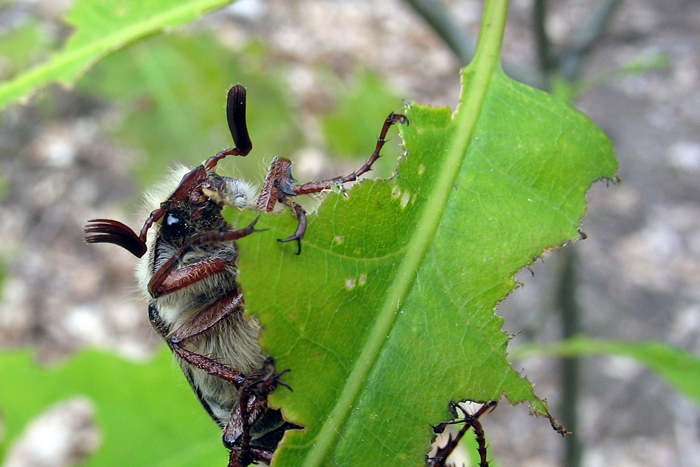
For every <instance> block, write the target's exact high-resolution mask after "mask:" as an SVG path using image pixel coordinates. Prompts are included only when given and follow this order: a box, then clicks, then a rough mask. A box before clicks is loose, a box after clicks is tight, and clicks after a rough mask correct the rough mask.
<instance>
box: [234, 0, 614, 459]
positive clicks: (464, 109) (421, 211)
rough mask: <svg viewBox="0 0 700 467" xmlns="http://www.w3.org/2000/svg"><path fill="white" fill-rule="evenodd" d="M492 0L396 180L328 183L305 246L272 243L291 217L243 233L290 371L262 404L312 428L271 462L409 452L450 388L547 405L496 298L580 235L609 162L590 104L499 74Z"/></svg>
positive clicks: (415, 126) (269, 337)
mask: <svg viewBox="0 0 700 467" xmlns="http://www.w3.org/2000/svg"><path fill="white" fill-rule="evenodd" d="M489 5H491V7H490V9H487V13H486V17H485V24H489V27H485V28H483V31H484V33H483V34H484V36H483V37H482V38H481V41H480V46H479V51H478V53H477V56H476V58H475V61H474V62H473V63H472V65H470V67H469V68H467V69H466V70H465V72H464V80H463V81H464V86H463V95H462V99H461V104H460V107H459V111H458V112H457V113H456V114H455V116H454V118H453V117H452V114H451V111H450V109H447V108H442V109H436V108H430V107H426V106H422V105H419V104H413V105H411V106H410V107H409V109H408V111H407V115H408V117H409V119H410V125H409V126H404V127H402V128H401V133H402V136H403V139H404V141H405V145H406V150H407V154H408V155H407V156H406V157H405V158H404V159H403V160H402V162H401V163H400V164H399V167H398V174H399V175H398V176H397V177H396V178H394V179H392V180H388V181H365V182H363V183H360V184H359V185H358V186H356V187H354V188H353V189H352V190H350V191H349V192H348V193H347V196H344V195H343V194H340V193H332V194H330V195H329V196H328V197H327V198H326V200H325V201H324V203H323V204H322V206H321V207H320V209H319V211H318V215H317V216H313V217H311V218H310V219H309V226H308V231H307V236H306V237H305V239H304V242H303V252H302V254H301V255H300V256H297V255H295V254H294V253H295V245H290V244H279V243H277V242H275V238H283V237H286V236H287V235H289V234H290V233H291V232H293V231H294V228H295V221H294V220H293V219H291V216H289V215H283V216H274V215H270V216H264V217H263V219H261V221H260V224H259V225H260V226H261V228H268V229H269V230H268V231H266V232H261V233H256V234H254V235H252V236H250V237H248V238H245V239H243V240H241V241H240V242H239V244H240V248H241V256H240V270H241V273H240V280H241V283H242V286H243V288H244V290H245V291H246V303H247V304H248V309H249V310H250V311H251V312H253V313H256V314H257V315H258V316H259V317H260V319H261V321H262V323H263V325H264V326H265V332H264V334H263V336H262V342H263V345H264V346H265V348H266V350H267V351H268V352H269V354H271V355H274V356H275V357H276V359H277V363H278V367H279V368H280V369H286V368H290V369H291V370H292V371H291V372H290V373H289V374H288V375H285V381H286V382H288V383H289V384H290V385H291V387H292V388H294V392H290V391H286V390H283V389H282V390H280V391H277V392H276V393H275V394H274V396H273V398H272V402H273V404H276V405H279V406H281V407H283V410H284V413H285V414H286V416H287V417H288V418H289V419H291V420H293V421H295V422H298V423H300V424H302V425H304V426H305V427H306V430H305V431H303V432H293V433H289V434H288V436H287V438H286V441H285V443H284V446H283V447H282V448H281V449H280V450H279V451H278V453H277V455H276V458H275V465H276V466H286V465H289V466H300V465H304V466H321V465H421V464H422V463H423V456H424V454H425V452H426V451H427V448H428V446H429V442H430V438H431V436H432V431H431V430H430V427H429V424H430V423H433V424H434V423H436V422H439V421H441V420H444V419H445V418H446V417H448V411H447V404H448V402H449V401H450V400H460V399H470V400H475V401H487V400H497V399H500V398H501V397H502V396H505V397H506V398H508V400H509V401H510V402H511V403H519V402H524V401H528V402H529V403H530V404H531V405H532V408H533V410H534V412H535V413H538V414H541V415H548V410H547V407H546V404H545V403H544V402H543V401H542V400H540V399H539V398H537V397H536V396H535V394H534V393H533V390H532V386H531V384H530V383H529V382H528V381H527V380H525V379H523V378H521V376H520V375H519V374H518V373H517V372H516V371H515V370H514V369H513V368H512V367H511V365H510V363H509V362H508V359H507V356H506V345H507V342H508V336H507V335H506V334H505V333H504V332H503V331H502V330H501V327H502V324H503V320H502V319H501V318H499V317H497V316H496V315H495V314H494V307H495V306H496V305H497V304H498V302H500V301H501V300H502V299H503V298H504V297H505V296H506V295H507V294H508V293H510V292H511V291H512V290H513V288H514V286H515V281H514V279H513V275H514V274H515V273H516V272H517V271H518V270H519V269H521V268H522V267H524V266H526V265H528V264H530V263H531V262H532V260H533V258H535V257H537V256H539V255H541V254H542V253H543V252H544V251H547V250H549V249H551V248H554V247H556V246H559V245H561V244H563V243H565V242H567V241H569V240H571V239H573V238H577V237H578V232H577V229H578V228H579V221H580V218H581V217H582V216H583V215H584V213H585V193H586V191H587V190H588V188H589V186H590V184H591V183H592V182H594V181H596V180H598V179H600V178H601V177H613V176H614V174H615V171H616V170H617V163H616V161H615V158H614V155H613V150H612V146H611V144H610V141H609V140H608V139H607V138H606V137H605V135H604V134H603V133H602V132H601V131H600V130H599V129H598V128H597V127H596V126H595V125H594V124H593V123H592V122H591V121H590V120H588V119H587V118H586V117H585V116H583V115H582V114H580V113H578V112H576V111H575V110H573V109H572V108H570V107H568V106H567V105H565V104H563V103H561V102H560V101H558V100H556V99H554V98H552V97H551V96H549V95H547V94H545V93H542V92H539V91H536V90H533V89H530V88H528V87H526V86H524V85H521V84H518V83H516V82H514V81H512V80H510V79H508V78H507V77H506V76H505V75H504V74H503V73H502V72H501V71H500V68H499V65H498V59H497V57H498V51H499V48H500V40H501V34H502V31H503V26H504V21H505V9H504V5H503V3H499V2H492V3H490V4H489ZM493 5H497V6H495V7H494V6H493ZM232 216H233V217H235V213H232ZM254 216H255V214H254V213H242V214H240V217H239V218H238V219H237V222H238V224H239V225H244V223H247V222H250V221H251V220H252V219H253V217H254Z"/></svg>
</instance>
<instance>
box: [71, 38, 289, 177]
mask: <svg viewBox="0 0 700 467" xmlns="http://www.w3.org/2000/svg"><path fill="white" fill-rule="evenodd" d="M256 55H257V53H254V52H251V53H247V54H243V55H240V54H238V55H237V54H234V53H232V52H231V51H230V50H227V49H224V48H223V47H222V46H221V45H220V44H219V43H218V42H217V41H216V40H215V39H214V38H212V37H209V36H204V37H202V36H193V37H187V36H177V35H167V36H159V37H155V38H152V39H149V40H147V41H144V42H141V43H139V44H136V45H134V46H132V47H129V48H127V49H124V50H122V51H120V52H118V53H115V54H113V55H111V56H110V57H107V58H106V59H104V60H103V61H102V62H101V63H100V64H99V65H98V66H97V67H95V70H94V72H93V73H90V74H89V75H88V76H86V78H85V79H84V80H83V81H82V82H81V84H80V86H79V90H81V91H84V92H88V93H93V94H96V95H98V96H100V97H102V98H107V99H110V100H112V101H113V102H116V103H117V105H118V106H120V107H121V108H122V110H123V112H124V114H125V115H128V118H126V119H125V120H124V121H123V122H122V123H121V125H120V126H119V127H117V128H115V129H114V131H115V136H117V137H118V138H119V140H120V141H123V142H127V143H130V144H132V145H133V146H135V147H137V148H140V149H142V151H143V156H142V157H140V158H139V160H138V163H137V164H136V168H137V169H138V170H137V172H136V174H137V177H138V179H139V181H140V182H141V185H142V187H144V188H145V187H148V186H151V185H152V184H153V183H154V182H156V181H158V180H160V179H161V178H162V174H163V172H164V171H165V170H166V169H167V168H168V167H170V166H171V165H172V162H173V160H174V159H176V158H177V159H178V160H179V161H180V162H182V163H185V164H188V165H195V164H200V163H201V162H202V161H203V160H204V159H206V158H207V157H209V156H211V155H214V154H216V152H218V151H220V150H222V149H224V148H225V147H227V145H231V144H232V141H231V136H230V133H229V130H228V127H227V125H226V113H225V103H226V91H228V89H229V88H230V87H231V85H232V84H235V83H241V84H243V85H245V86H246V88H247V89H248V96H249V98H248V125H249V129H250V133H251V138H252V139H253V146H254V152H255V155H256V156H255V157H249V158H246V159H243V160H241V159H239V160H237V161H236V167H237V169H238V171H239V176H241V175H240V174H241V173H242V174H243V177H244V178H250V179H251V180H257V179H261V178H262V177H263V175H264V173H262V171H263V170H264V169H265V163H264V162H261V160H265V159H267V160H268V161H269V160H270V159H272V157H273V156H275V155H284V156H288V155H289V153H290V152H292V151H294V150H296V149H297V148H298V147H299V145H300V143H301V135H300V131H299V127H298V125H297V124H296V119H295V116H294V114H293V112H292V109H291V107H290V105H289V104H288V102H287V99H286V95H285V92H284V90H283V88H282V84H281V82H282V80H281V79H278V78H277V77H276V75H275V74H274V73H271V72H270V71H269V70H264V69H262V66H261V65H260V64H259V63H258V62H259V60H256ZM228 162H229V161H226V162H225V163H228Z"/></svg>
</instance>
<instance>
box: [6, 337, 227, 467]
mask: <svg viewBox="0 0 700 467" xmlns="http://www.w3.org/2000/svg"><path fill="white" fill-rule="evenodd" d="M0 374H2V375H4V376H3V377H2V378H0V404H1V409H2V414H3V422H4V424H5V430H6V437H5V439H4V440H2V444H0V459H2V458H3V457H4V454H5V452H6V451H7V448H8V445H9V443H11V442H12V441H13V440H14V439H15V438H16V437H17V436H18V435H19V434H20V433H21V431H22V429H23V427H24V426H25V425H26V423H27V422H28V421H29V420H30V419H31V418H32V417H34V416H36V415H38V414H39V413H41V412H42V411H43V410H45V409H46V408H47V407H49V406H50V405H52V404H55V403H56V402H59V401H61V400H64V399H66V398H68V397H71V396H74V395H76V394H80V395H84V396H86V397H88V398H90V399H91V400H92V401H93V402H94V403H95V406H96V408H97V414H96V418H97V423H98V425H99V427H100V429H101V430H102V436H103V442H102V447H101V448H100V449H99V451H98V452H97V453H96V454H95V455H94V456H93V457H92V458H90V459H89V462H88V464H87V465H88V466H100V467H108V466H115V467H116V466H119V467H122V466H125V465H129V466H162V467H166V466H167V467H174V466H194V465H223V464H224V463H225V462H224V460H225V457H226V456H225V451H224V450H223V448H222V447H221V442H220V430H219V428H218V427H217V425H216V424H215V423H214V422H212V421H211V420H210V419H209V417H208V416H207V414H206V412H204V410H202V408H201V406H200V405H199V402H198V401H197V398H196V397H195V395H194V394H193V393H192V391H191V390H190V388H189V385H188V384H187V382H186V381H185V378H184V376H183V375H182V373H181V372H180V369H179V368H176V367H175V366H174V365H173V364H172V357H171V355H170V352H169V351H168V350H167V349H166V348H163V349H162V350H161V352H159V353H158V355H157V356H156V358H154V359H153V360H152V361H150V362H149V363H146V364H138V363H132V362H128V361H126V360H123V359H121V358H119V357H117V356H115V355H111V354H108V353H104V352H98V351H86V352H83V353H81V354H80V355H77V356H76V357H75V358H73V359H72V360H70V361H68V362H65V363H64V364H62V365H60V366H59V367H56V368H42V367H40V366H38V365H36V364H35V363H33V362H32V358H31V355H30V354H29V353H28V352H25V351H18V352H6V353H3V354H0Z"/></svg>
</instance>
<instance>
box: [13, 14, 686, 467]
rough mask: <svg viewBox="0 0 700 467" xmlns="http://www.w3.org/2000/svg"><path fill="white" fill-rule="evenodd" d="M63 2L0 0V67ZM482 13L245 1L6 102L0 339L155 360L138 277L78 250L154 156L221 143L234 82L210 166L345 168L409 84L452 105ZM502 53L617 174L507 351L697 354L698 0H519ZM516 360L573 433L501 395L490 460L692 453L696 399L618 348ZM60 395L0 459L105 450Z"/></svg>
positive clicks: (180, 156)
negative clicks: (225, 155) (573, 111)
mask: <svg viewBox="0 0 700 467" xmlns="http://www.w3.org/2000/svg"><path fill="white" fill-rule="evenodd" d="M70 5H71V2H70V1H68V0H65V1H63V0H62V1H56V0H25V1H20V0H18V1H11V0H5V1H0V79H2V80H6V79H9V78H11V77H12V76H14V75H15V74H17V73H18V71H20V70H24V69H26V68H28V67H30V66H32V65H34V64H37V63H41V62H42V61H44V60H45V59H46V58H47V57H48V55H49V53H50V52H51V51H52V50H55V49H56V48H58V47H60V45H61V44H62V43H63V42H64V41H65V39H66V38H67V37H68V36H69V34H70V32H71V30H70V28H69V27H68V26H66V25H65V23H64V22H63V20H62V18H63V16H64V15H65V14H66V12H67V11H68V10H69V8H70ZM482 7H483V5H482V2H481V1H472V0H441V1H439V2H437V1H433V0H411V1H408V0H407V1H400V0H385V1H383V2H373V1H370V0H352V1H351V0H335V1H330V0H326V1H321V0H297V1H294V2H285V1H282V0H241V1H239V2H237V3H235V4H234V5H232V6H230V7H227V8H224V9H221V10H217V11H214V12H212V13H210V14H207V15H206V16H204V17H203V18H202V19H201V20H198V21H196V22H195V23H193V24H190V25H188V26H187V27H184V28H178V29H176V30H174V31H171V32H170V33H169V34H165V35H157V36H154V37H151V38H148V39H145V40H142V41H139V42H137V43H135V44H134V45H132V46H129V47H127V48H125V49H123V50H121V51H118V52H117V53H115V54H113V55H111V56H109V57H108V58H106V59H105V60H103V61H101V62H100V63H98V64H97V66H96V67H95V68H93V69H92V70H91V71H89V72H88V73H87V75H86V76H85V77H84V78H83V79H82V80H81V81H80V82H79V84H78V85H77V86H76V87H75V88H74V89H72V90H66V89H63V88H61V87H60V86H57V85H52V86H50V87H48V88H45V89H43V90H42V91H41V92H40V93H39V94H38V95H35V96H34V97H33V98H32V99H31V100H30V101H29V102H28V103H27V104H26V105H12V106H10V107H8V108H6V109H5V110H4V111H3V112H2V113H1V114H0V196H1V197H2V198H1V201H0V238H2V242H1V243H0V276H1V277H2V285H1V286H2V295H1V296H0V347H1V348H5V349H15V348H31V349H32V352H33V355H34V356H35V358H36V359H37V360H38V361H40V362H42V363H45V364H55V363H57V362H61V361H64V360H65V359H67V358H68V357H69V356H70V355H72V354H73V353H74V352H76V351H77V350H79V349H82V348H85V347H99V348H102V349H109V350H110V351H113V352H115V353H117V354H118V355H120V356H123V357H126V358H128V359H133V360H138V361H143V360H147V359H149V358H150V357H151V356H152V355H153V353H154V351H155V350H156V349H157V348H160V346H161V345H162V344H161V343H160V340H159V339H158V338H157V337H156V336H155V335H154V333H153V332H152V331H151V329H150V326H149V324H148V319H147V313H146V305H145V303H144V302H143V301H142V300H141V299H140V295H139V292H138V291H137V290H136V287H135V286H136V284H135V281H134V279H133V267H134V263H135V261H134V260H133V257H131V256H130V254H129V253H127V252H126V251H122V250H121V249H116V248H101V247H99V246H97V247H95V246H87V245H85V244H84V243H83V241H82V237H83V234H82V227H83V225H84V224H85V221H86V220H87V219H91V218H95V217H106V218H115V219H121V220H125V221H127V223H128V224H129V225H131V226H133V227H135V228H136V227H139V226H140V225H141V222H142V221H143V219H144V217H145V215H146V213H144V212H143V211H142V210H141V208H140V197H141V194H142V192H143V191H144V190H145V189H147V188H148V187H149V186H152V185H153V184H155V183H157V182H158V181H159V180H160V179H161V178H162V177H163V176H164V175H165V174H166V173H167V167H169V166H171V165H172V164H173V163H174V162H182V163H185V164H190V165H194V164H198V163H201V161H202V160H204V159H205V158H207V157H208V156H210V155H212V154H214V153H215V152H217V151H219V150H221V149H223V148H225V147H228V145H229V144H230V135H229V134H228V130H227V127H226V120H225V117H224V103H225V94H226V91H227V90H228V88H229V87H230V86H231V85H232V84H235V83H241V84H243V85H245V86H246V87H247V88H248V116H249V126H250V133H251V137H252V140H253V145H254V149H253V152H252V153H251V155H250V156H248V157H247V158H246V159H237V160H236V161H235V164H234V163H233V161H231V160H227V161H225V163H224V164H222V165H223V167H222V168H221V170H220V172H222V173H235V174H237V176H239V177H243V178H246V179H249V180H252V181H259V180H262V177H263V175H264V173H265V170H266V168H267V164H268V163H269V161H270V160H271V159H272V158H273V157H274V156H277V155H279V156H284V157H288V158H290V159H292V160H293V161H294V164H295V166H294V167H295V173H294V175H295V177H296V178H297V179H298V180H300V181H306V180H311V179H319V178H323V177H327V176H335V175H338V174H345V173H348V172H350V171H352V170H354V169H355V168H357V167H359V165H361V164H362V163H363V162H364V160H365V159H366V157H367V156H368V155H369V154H370V153H371V151H372V149H373V147H374V143H375V141H376V136H377V134H378V132H379V129H380V127H381V123H382V121H383V119H384V118H385V117H386V115H387V114H388V113H389V112H390V111H392V110H395V111H400V110H401V108H402V106H403V105H404V103H406V102H410V101H417V102H420V103H422V104H430V105H435V106H450V107H451V108H453V109H454V107H455V105H456V103H457V100H458V96H459V85H460V82H459V69H460V68H461V66H463V65H464V64H466V63H467V61H468V59H469V56H470V51H471V50H472V47H473V42H474V41H475V39H476V35H477V33H478V29H479V23H480V20H481V10H482ZM503 61H504V64H505V65H504V66H505V69H506V71H507V72H508V73H510V74H511V75H512V76H514V77H516V78H517V79H520V80H523V81H526V82H527V83H528V84H531V85H535V86H537V87H540V88H542V89H547V90H551V91H553V92H555V93H556V94H557V95H559V96H561V97H563V98H565V99H568V100H570V101H571V102H572V103H573V104H574V105H575V106H576V107H577V108H579V109H581V110H582V111H583V112H584V113H585V114H587V115H588V116H589V117H590V118H591V119H593V120H594V121H595V122H596V123H597V124H598V125H599V126H600V127H602V128H603V130H604V131H605V132H606V133H607V134H608V135H609V137H610V138H611V139H612V141H613V143H614V145H615V148H616V152H617V155H618V158H619V160H620V167H621V169H620V173H619V175H620V177H621V183H619V184H616V185H613V184H606V183H604V182H599V183H597V184H596V185H594V186H593V188H592V189H591V191H590V192H589V195H588V199H589V203H590V204H589V212H588V216H587V217H586V218H585V219H584V224H583V231H584V232H585V233H586V234H587V236H588V238H587V239H586V240H584V241H579V242H576V243H575V244H574V245H570V246H567V247H566V248H564V249H563V250H560V251H557V252H554V253H549V254H547V255H546V256H545V259H544V261H537V262H536V263H535V264H534V265H533V267H532V268H531V271H530V270H525V271H524V272H522V273H521V274H520V275H519V276H518V279H519V280H520V281H521V282H522V283H523V287H522V288H520V289H519V290H517V291H516V292H515V293H514V294H512V295H511V296H510V297H509V298H508V299H507V300H506V301H505V302H504V303H502V304H501V306H500V313H501V314H502V315H504V316H505V317H506V325H505V328H506V330H507V331H508V332H510V333H514V334H516V333H517V334H516V336H515V337H514V339H513V341H512V346H513V347H514V348H517V347H518V346H520V345H523V344H528V343H547V342H556V341H558V340H560V339H562V338H564V337H567V336H570V335H572V334H575V333H578V332H582V333H585V334H586V335H587V336H591V337H597V338H605V339H621V340H631V341H640V340H649V339H654V340H658V341H662V342H665V343H668V344H671V345H674V346H676V347H679V348H682V349H686V350H689V351H691V352H699V351H700V1H698V0H665V1H664V2H657V1H654V0H625V1H610V0H566V1H565V0H556V1H555V0H550V1H548V2H544V1H540V0H512V1H511V7H510V17H509V21H508V25H507V30H506V37H505V41H504V49H503ZM392 143H393V145H392V146H391V147H387V151H386V153H385V155H386V156H387V157H384V158H383V159H381V161H380V162H381V163H380V164H379V166H378V167H377V171H376V173H378V174H379V175H381V176H389V175H390V174H391V173H392V169H393V167H394V164H395V160H396V156H397V155H398V154H400V151H401V149H400V147H399V145H398V143H399V141H398V137H397V136H395V134H393V141H392ZM514 365H515V367H516V368H517V369H520V368H522V369H523V374H525V375H527V376H528V378H529V379H530V380H531V381H532V382H533V383H535V385H536V391H537V392H538V394H539V395H540V396H544V397H546V398H547V399H548V400H549V404H550V408H551V409H552V412H553V413H554V414H555V416H558V417H559V419H560V421H562V422H563V423H564V424H565V425H566V426H567V427H568V428H570V429H573V430H574V431H575V435H573V436H570V437H569V438H568V439H567V440H563V439H562V438H561V437H559V436H558V435H556V433H554V432H553V431H552V430H551V428H550V426H549V423H548V422H547V421H546V420H538V419H534V418H531V417H529V416H528V410H527V407H524V406H519V407H510V406H507V404H502V405H501V406H500V407H499V408H498V409H497V410H496V411H494V412H493V413H491V414H489V415H488V416H485V417H484V419H483V424H484V427H485V429H486V434H487V438H488V440H489V445H490V447H489V455H490V457H492V458H493V459H495V462H494V465H495V463H498V464H499V465H503V466H564V465H566V466H569V467H575V466H578V465H585V466H603V465H606V466H607V465H616V466H647V465H648V466H651V465H675V466H688V467H690V466H698V465H700V411H699V410H698V407H697V406H696V405H694V404H693V403H692V402H690V401H689V400H688V399H686V398H684V397H683V396H681V395H679V394H678V393H677V392H675V391H674V390H673V389H672V388H671V387H670V386H669V385H668V384H666V383H665V382H664V381H663V380H661V379H660V378H658V376H656V375H655V374H653V373H651V372H649V371H647V370H645V369H644V368H643V367H641V366H639V365H637V364H636V363H634V362H632V361H631V360H627V359H622V358H613V357H592V358H586V359H582V360H568V361H564V362H559V361H556V360H552V359H544V358H529V359H527V360H521V361H515V362H514ZM0 377H1V378H6V377H8V375H2V376H0ZM0 402H1V401H0ZM572 408H576V409H578V411H575V410H571V409H572ZM52 410H53V412H51V413H47V414H43V415H42V416H40V417H43V418H42V419H41V420H43V422H42V423H44V425H43V426H44V427H53V428H52V429H55V430H59V431H60V430H62V431H61V432H62V433H64V436H63V438H61V439H63V442H64V445H63V448H61V449H62V450H61V449H58V450H57V451H56V454H55V455H53V456H52V457H51V459H52V461H51V462H53V463H50V464H49V463H46V462H45V461H44V462H42V463H36V462H37V461H36V456H35V454H33V453H32V449H31V448H28V447H27V446H31V443H29V442H28V441H27V440H28V439H29V438H30V435H31V433H30V431H31V430H27V432H26V433H25V438H22V439H20V440H19V441H17V442H16V443H15V444H14V445H13V446H11V447H10V448H9V449H8V451H7V452H6V455H5V459H4V460H3V462H4V463H3V464H2V465H5V466H8V465H11V466H15V467H17V466H29V465H42V466H44V467H46V466H49V465H50V466H68V465H79V464H81V463H82V462H83V461H84V460H85V458H86V457H89V455H90V453H91V452H93V451H94V450H96V449H99V444H100V433H99V428H97V427H96V425H95V424H94V423H93V420H92V417H93V416H94V413H93V412H94V410H93V408H92V406H91V405H90V403H89V402H88V401H86V400H83V399H71V400H69V401H66V402H65V403H64V404H62V405H59V406H56V407H53V409H52ZM202 416H203V417H205V415H204V414H203V412H202ZM0 417H1V414H0ZM52 417H53V418H52ZM56 417H58V418H56ZM61 417H63V418H61ZM0 420H1V418H0ZM56 420H58V421H56ZM436 422H437V421H436ZM52 423H53V425H51V424H52ZM1 426H2V422H1V421H0V439H1V438H2V436H3V435H2V432H3V430H2V428H1ZM38 426H42V425H38ZM56 427H58V428H56ZM46 429H48V428H46ZM23 439H24V440H25V441H27V442H25V444H22V443H23V441H22V440H23ZM37 449H38V448H37ZM42 449H46V446H44V447H43V448H42ZM32 456H35V457H32ZM459 462H465V463H466V462H468V461H466V460H464V461H462V460H460V461H459ZM459 465H461V464H459Z"/></svg>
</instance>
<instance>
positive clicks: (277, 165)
mask: <svg viewBox="0 0 700 467" xmlns="http://www.w3.org/2000/svg"><path fill="white" fill-rule="evenodd" d="M397 123H406V124H407V123H408V118H407V117H406V116H405V115H401V114H395V113H393V112H392V113H391V114H389V116H388V117H387V118H386V120H385V121H384V125H383V126H382V129H381V131H380V133H379V138H377V144H376V146H375V147H374V152H372V155H371V156H370V158H369V159H368V160H367V162H365V164H364V165H363V166H362V167H360V168H359V169H358V170H356V171H355V172H353V173H351V174H349V175H346V176H344V177H336V178H332V179H329V180H322V181H319V182H311V183H305V184H303V185H295V186H293V184H294V183H296V180H294V178H292V163H291V161H290V160H289V159H285V158H283V157H276V158H275V159H273V161H272V163H271V164H270V169H269V170H268V172H267V176H266V177H265V181H264V182H263V186H262V189H261V190H260V194H259V195H258V198H257V200H256V202H255V207H256V209H258V210H260V211H263V212H272V210H273V209H274V208H275V205H276V204H277V203H283V204H285V205H287V206H288V207H289V208H290V209H291V210H292V213H293V214H294V217H295V218H296V219H297V220H298V221H299V225H298V226H297V229H296V231H295V232H294V234H292V235H290V236H289V237H287V238H284V239H280V240H279V241H280V242H291V241H296V242H297V254H299V253H301V239H302V238H303V237H304V233H305V232H306V211H304V209H303V208H302V207H301V206H300V205H298V204H297V203H295V202H294V201H293V200H292V197H293V196H297V195H307V194H313V193H320V192H321V191H323V190H329V189H331V188H332V187H333V186H336V185H343V184H345V183H349V182H354V181H356V180H357V179H358V178H359V177H360V176H361V175H363V174H365V173H366V172H369V171H370V170H372V165H374V163H375V162H376V161H377V159H379V157H380V156H381V150H382V148H383V147H384V143H386V134H387V132H388V131H389V128H391V127H392V126H393V125H395V124H397Z"/></svg>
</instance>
